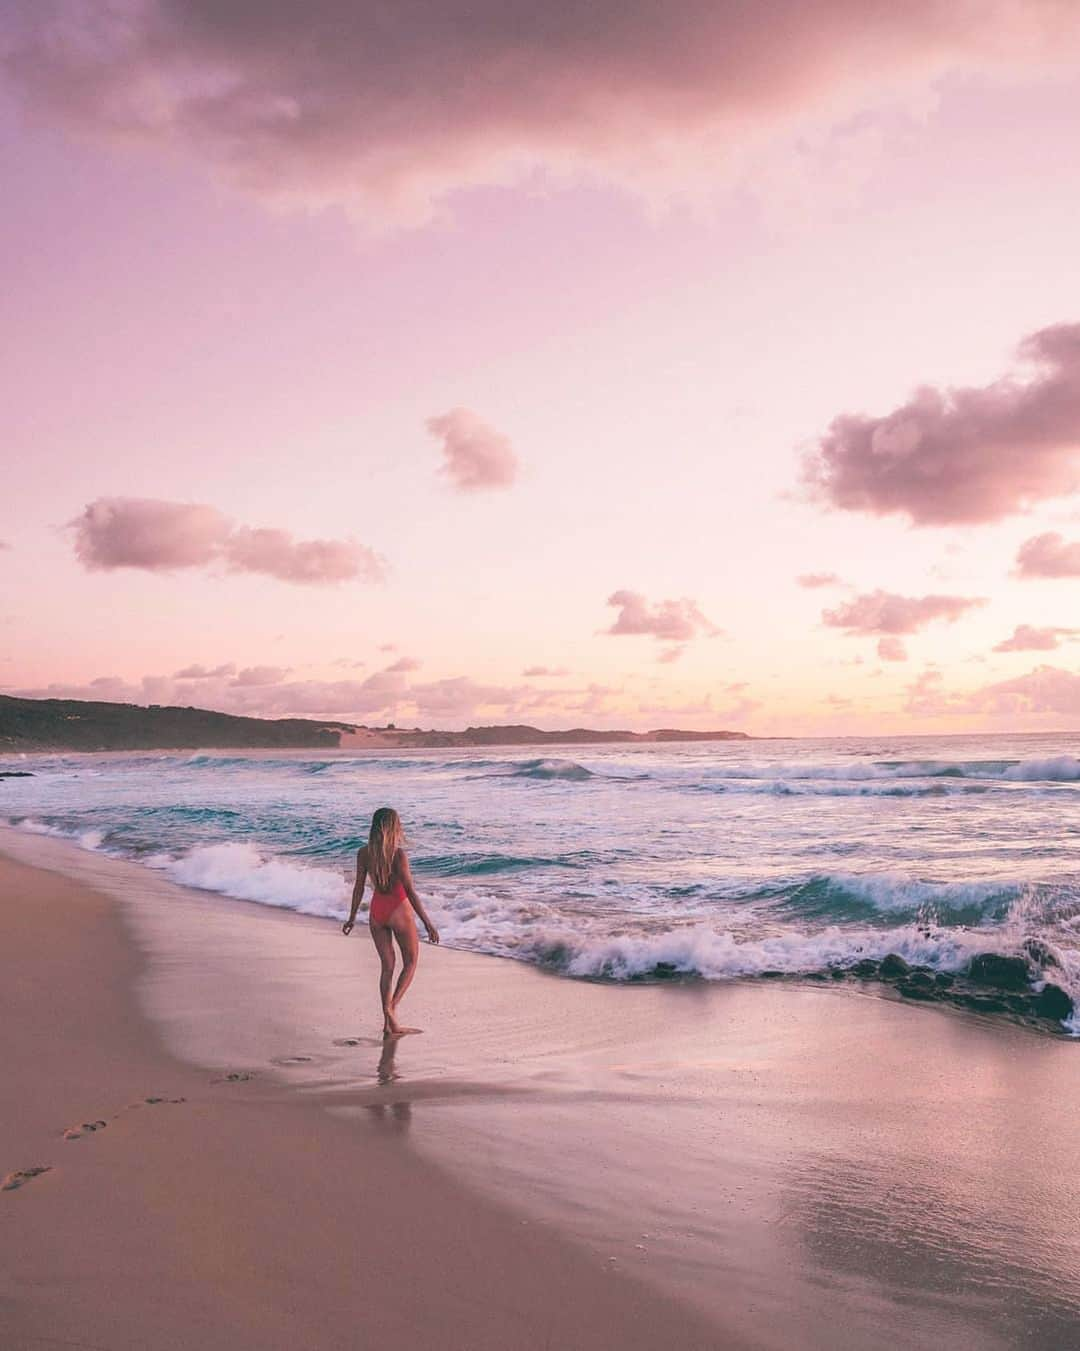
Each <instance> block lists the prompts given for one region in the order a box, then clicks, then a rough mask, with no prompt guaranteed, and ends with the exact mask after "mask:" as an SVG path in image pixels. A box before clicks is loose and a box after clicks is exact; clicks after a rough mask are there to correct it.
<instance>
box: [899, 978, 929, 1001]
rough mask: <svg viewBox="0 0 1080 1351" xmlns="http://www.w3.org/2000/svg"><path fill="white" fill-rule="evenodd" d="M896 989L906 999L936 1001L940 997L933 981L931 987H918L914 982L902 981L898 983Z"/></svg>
mask: <svg viewBox="0 0 1080 1351" xmlns="http://www.w3.org/2000/svg"><path fill="white" fill-rule="evenodd" d="M896 988H897V989H898V990H899V991H900V993H901V994H902V995H903V996H904V998H905V999H936V998H937V997H938V992H937V990H936V989H935V988H934V983H933V981H931V982H930V984H929V985H918V984H916V983H915V982H914V981H910V980H902V981H899V982H898V983H897V986H896Z"/></svg>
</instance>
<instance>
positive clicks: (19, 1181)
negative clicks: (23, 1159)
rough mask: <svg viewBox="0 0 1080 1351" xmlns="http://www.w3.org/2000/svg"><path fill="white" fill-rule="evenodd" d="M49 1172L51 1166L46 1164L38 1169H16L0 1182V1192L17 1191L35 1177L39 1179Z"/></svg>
mask: <svg viewBox="0 0 1080 1351" xmlns="http://www.w3.org/2000/svg"><path fill="white" fill-rule="evenodd" d="M51 1172H52V1166H51V1164H47V1163H46V1164H43V1165H42V1166H41V1167H40V1168H16V1170H15V1171H14V1172H13V1173H8V1174H7V1176H6V1177H5V1178H4V1179H3V1181H2V1182H0V1192H14V1191H18V1190H19V1188H20V1187H25V1186H26V1184H27V1183H28V1182H30V1181H32V1180H33V1179H34V1178H35V1177H40V1176H41V1175H42V1173H51Z"/></svg>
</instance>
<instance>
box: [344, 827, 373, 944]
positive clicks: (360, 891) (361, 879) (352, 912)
mask: <svg viewBox="0 0 1080 1351" xmlns="http://www.w3.org/2000/svg"><path fill="white" fill-rule="evenodd" d="M366 881H367V845H364V847H363V848H362V849H361V850H359V851H358V853H357V855H356V883H355V885H354V886H353V889H352V905H351V906H350V907H349V918H348V919H347V920H346V921H345V923H344V924H343V925H342V926H341V932H342V933H343V934H351V933H352V931H353V925H354V924H355V923H356V912H357V911H358V910H359V909H360V902H361V900H362V899H363V895H364V883H365V882H366Z"/></svg>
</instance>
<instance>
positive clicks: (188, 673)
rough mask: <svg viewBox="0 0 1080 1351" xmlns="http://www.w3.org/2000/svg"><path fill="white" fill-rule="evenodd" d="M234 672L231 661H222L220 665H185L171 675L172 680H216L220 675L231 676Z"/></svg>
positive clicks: (234, 668)
mask: <svg viewBox="0 0 1080 1351" xmlns="http://www.w3.org/2000/svg"><path fill="white" fill-rule="evenodd" d="M235 674H236V667H235V665H234V664H233V663H232V662H231V661H227V662H223V663H222V664H221V665H220V666H212V667H206V666H199V665H195V666H185V667H184V668H183V670H182V671H177V672H176V673H175V674H174V675H173V679H174V680H217V679H220V678H221V677H222V676H231V675H235Z"/></svg>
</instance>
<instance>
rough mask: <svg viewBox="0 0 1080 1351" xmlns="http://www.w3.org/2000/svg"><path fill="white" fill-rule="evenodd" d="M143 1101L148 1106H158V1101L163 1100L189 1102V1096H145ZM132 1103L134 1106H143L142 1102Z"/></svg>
mask: <svg viewBox="0 0 1080 1351" xmlns="http://www.w3.org/2000/svg"><path fill="white" fill-rule="evenodd" d="M143 1102H145V1103H146V1105H147V1106H148V1107H156V1106H157V1105H158V1103H161V1102H171V1103H177V1102H187V1098H143ZM131 1105H132V1107H141V1106H142V1103H138V1102H133V1103H132V1104H131Z"/></svg>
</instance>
